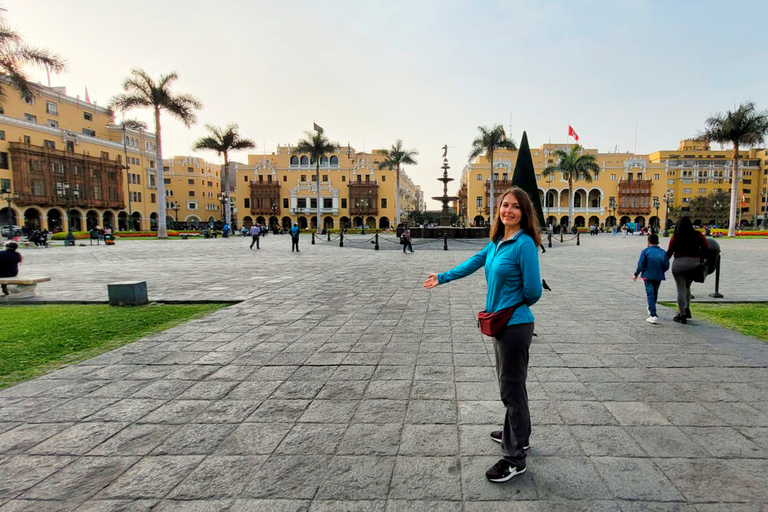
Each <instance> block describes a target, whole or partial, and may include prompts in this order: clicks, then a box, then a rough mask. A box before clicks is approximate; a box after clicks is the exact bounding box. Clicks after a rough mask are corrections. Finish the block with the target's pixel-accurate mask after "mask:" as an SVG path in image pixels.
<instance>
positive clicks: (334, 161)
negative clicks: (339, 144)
mask: <svg viewBox="0 0 768 512" xmlns="http://www.w3.org/2000/svg"><path fill="white" fill-rule="evenodd" d="M338 166H339V157H337V156H332V157H331V167H338Z"/></svg>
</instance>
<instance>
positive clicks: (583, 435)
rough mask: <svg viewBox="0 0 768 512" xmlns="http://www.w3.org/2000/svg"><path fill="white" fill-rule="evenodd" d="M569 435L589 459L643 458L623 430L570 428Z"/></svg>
mask: <svg viewBox="0 0 768 512" xmlns="http://www.w3.org/2000/svg"><path fill="white" fill-rule="evenodd" d="M569 431H570V433H571V435H573V437H574V438H576V440H577V441H578V443H579V446H581V449H582V450H583V451H584V453H585V454H586V455H588V456H590V457H601V456H614V457H644V456H645V455H646V454H645V452H644V451H643V449H642V448H640V445H638V444H637V442H636V441H635V440H634V439H633V438H632V436H630V435H629V434H628V433H627V432H626V430H625V429H624V428H621V427H609V426H572V427H569Z"/></svg>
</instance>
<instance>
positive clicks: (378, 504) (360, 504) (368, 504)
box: [309, 500, 387, 512]
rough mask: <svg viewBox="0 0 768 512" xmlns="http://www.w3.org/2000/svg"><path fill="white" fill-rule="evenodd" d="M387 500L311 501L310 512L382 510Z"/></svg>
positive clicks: (381, 511) (375, 511)
mask: <svg viewBox="0 0 768 512" xmlns="http://www.w3.org/2000/svg"><path fill="white" fill-rule="evenodd" d="M386 506H387V502H386V501H384V500H380V501H374V500H366V501H353V500H343V501H340V500H333V501H321V500H315V501H313V502H312V506H311V507H310V509H309V510H310V512H384V511H385V509H386Z"/></svg>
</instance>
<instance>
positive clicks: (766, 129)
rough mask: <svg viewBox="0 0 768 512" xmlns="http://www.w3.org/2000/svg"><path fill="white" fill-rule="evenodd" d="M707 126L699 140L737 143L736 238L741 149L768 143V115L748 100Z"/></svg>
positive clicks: (732, 223) (732, 227) (731, 228)
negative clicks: (766, 137)
mask: <svg viewBox="0 0 768 512" xmlns="http://www.w3.org/2000/svg"><path fill="white" fill-rule="evenodd" d="M705 124H706V126H707V128H706V129H705V130H704V132H702V133H700V134H699V138H701V139H704V140H706V141H715V142H719V143H720V144H729V143H730V144H733V167H732V170H731V211H730V215H729V222H728V236H735V235H736V210H737V208H738V204H739V146H754V145H755V144H760V143H762V142H764V141H765V135H766V133H768V112H766V111H765V110H764V111H762V112H758V111H756V110H755V103H754V102H752V101H748V102H747V103H742V104H741V105H739V108H737V109H736V110H735V111H733V112H731V111H730V110H729V111H727V112H726V113H725V114H721V113H719V112H718V113H717V114H715V115H714V116H712V117H710V118H709V119H707V120H706V121H705ZM755 215H757V214H755Z"/></svg>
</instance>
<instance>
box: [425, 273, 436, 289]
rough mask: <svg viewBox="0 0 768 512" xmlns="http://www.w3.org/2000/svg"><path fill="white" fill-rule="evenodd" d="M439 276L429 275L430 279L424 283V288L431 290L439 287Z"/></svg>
mask: <svg viewBox="0 0 768 512" xmlns="http://www.w3.org/2000/svg"><path fill="white" fill-rule="evenodd" d="M438 284H440V283H438V282H437V274H429V277H427V280H426V281H424V288H427V289H431V288H434V287H435V286H437V285H438Z"/></svg>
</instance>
